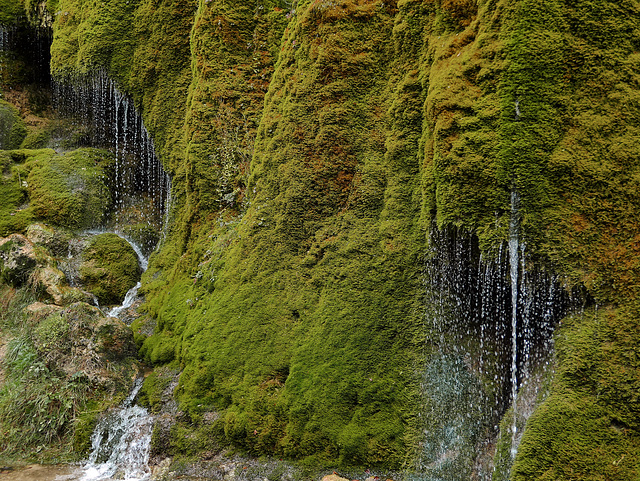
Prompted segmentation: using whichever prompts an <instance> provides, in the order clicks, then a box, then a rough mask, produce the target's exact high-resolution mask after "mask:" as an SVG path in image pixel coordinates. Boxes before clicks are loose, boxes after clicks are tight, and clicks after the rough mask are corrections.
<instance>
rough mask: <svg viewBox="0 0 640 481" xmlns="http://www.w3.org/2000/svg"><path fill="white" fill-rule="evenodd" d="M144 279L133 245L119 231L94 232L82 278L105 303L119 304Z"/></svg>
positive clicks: (86, 252)
mask: <svg viewBox="0 0 640 481" xmlns="http://www.w3.org/2000/svg"><path fill="white" fill-rule="evenodd" d="M139 279H140V266H139V265H138V257H137V256H136V253H135V251H134V250H133V247H131V245H130V244H129V243H128V242H127V241H126V240H124V239H123V238H121V237H120V236H118V235H116V234H99V235H96V236H94V237H93V238H92V239H91V241H90V243H89V246H88V247H87V249H86V250H85V251H84V252H83V254H82V264H81V265H80V280H81V282H82V285H83V287H84V288H85V289H86V290H87V291H89V292H91V293H92V294H94V295H95V296H96V297H97V298H98V300H99V301H100V303H101V304H119V303H121V302H122V300H123V299H124V296H125V294H126V293H127V291H128V290H129V289H131V288H132V287H133V286H135V285H136V283H137V282H138V280H139Z"/></svg>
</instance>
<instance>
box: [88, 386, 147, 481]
mask: <svg viewBox="0 0 640 481" xmlns="http://www.w3.org/2000/svg"><path fill="white" fill-rule="evenodd" d="M141 387H142V379H138V380H136V383H135V385H134V388H133V390H132V391H131V394H129V396H128V397H127V399H125V401H124V402H123V403H122V405H121V406H120V408H118V409H115V410H113V411H111V412H109V413H107V415H106V416H105V417H103V418H102V419H101V420H100V422H98V425H97V426H96V429H95V430H94V432H93V435H92V436H91V447H92V451H91V455H90V456H89V461H88V463H87V464H86V465H85V467H84V472H83V476H82V478H81V481H102V480H108V479H124V480H129V481H136V480H138V481H142V480H146V479H149V476H150V473H149V467H148V465H147V463H148V460H149V448H150V444H151V429H152V426H153V417H152V416H150V415H149V413H148V412H147V410H146V409H144V408H142V407H140V406H137V405H135V404H134V400H135V398H136V396H137V394H138V392H139V391H140V388H141Z"/></svg>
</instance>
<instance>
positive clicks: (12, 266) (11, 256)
mask: <svg viewBox="0 0 640 481" xmlns="http://www.w3.org/2000/svg"><path fill="white" fill-rule="evenodd" d="M37 265H38V259H37V257H36V254H35V251H34V248H33V244H32V243H31V242H30V241H29V240H28V239H27V238H26V237H25V236H23V235H20V234H11V235H10V236H9V237H5V238H3V239H0V280H3V281H5V282H7V283H9V284H11V285H13V286H14V287H21V286H23V285H24V284H26V283H27V282H28V281H29V278H30V276H31V273H32V272H33V270H34V269H35V268H36V266H37Z"/></svg>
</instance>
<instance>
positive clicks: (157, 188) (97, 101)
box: [52, 71, 171, 251]
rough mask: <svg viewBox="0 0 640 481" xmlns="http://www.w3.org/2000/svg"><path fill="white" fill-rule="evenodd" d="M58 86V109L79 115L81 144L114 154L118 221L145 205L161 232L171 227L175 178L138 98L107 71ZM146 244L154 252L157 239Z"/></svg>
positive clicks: (55, 88)
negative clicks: (155, 142)
mask: <svg viewBox="0 0 640 481" xmlns="http://www.w3.org/2000/svg"><path fill="white" fill-rule="evenodd" d="M52 90H53V94H52V98H53V104H54V108H55V109H56V111H57V112H59V113H60V114H61V115H62V116H63V117H66V118H69V119H72V120H73V122H74V124H75V128H76V129H77V130H78V131H79V132H81V133H82V136H81V139H80V143H81V144H83V145H88V146H94V147H101V148H105V149H108V150H111V151H112V152H113V154H114V157H115V163H114V171H113V181H112V184H113V185H112V191H113V192H112V193H113V204H114V213H113V217H114V219H113V220H114V223H115V225H116V226H121V225H124V224H126V223H127V222H128V219H129V217H130V214H131V212H137V213H139V212H140V211H141V210H144V213H143V215H144V217H145V219H146V222H147V224H148V225H149V226H150V227H152V228H153V229H155V230H157V231H161V230H163V229H164V228H166V225H164V224H165V219H166V218H167V208H168V205H169V198H170V192H171V179H170V177H169V175H168V174H167V173H166V172H165V170H164V168H163V166H162V163H161V162H160V160H159V159H158V157H157V155H156V152H155V147H154V145H153V141H152V139H151V136H150V134H149V132H148V130H147V129H146V127H145V125H144V122H143V121H142V117H141V116H140V115H139V114H138V112H137V110H136V108H135V106H134V103H133V100H132V99H131V98H130V97H128V96H127V95H125V94H123V93H122V92H120V90H119V89H118V87H117V85H116V83H115V82H114V81H113V80H111V79H110V78H109V77H108V76H107V75H106V73H104V72H103V71H96V72H94V73H92V74H90V75H87V76H85V77H79V78H74V79H68V80H66V81H62V80H59V81H54V82H53V88H52ZM145 199H146V201H147V205H148V207H146V208H145V209H141V208H140V207H139V206H138V205H135V203H136V202H138V203H139V202H140V201H143V200H145ZM128 210H129V211H130V212H128ZM159 233H160V232H158V234H159ZM143 247H144V250H147V251H150V250H152V249H153V248H154V247H155V243H154V245H149V246H143Z"/></svg>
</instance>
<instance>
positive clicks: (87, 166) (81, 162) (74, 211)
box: [26, 149, 111, 229]
mask: <svg viewBox="0 0 640 481" xmlns="http://www.w3.org/2000/svg"><path fill="white" fill-rule="evenodd" d="M110 161H111V158H110V156H109V154H107V153H106V152H104V151H100V150H97V149H79V150H76V151H72V152H67V153H66V154H64V155H55V154H52V155H50V156H48V157H47V156H44V155H41V156H40V157H39V158H36V159H34V160H33V161H32V164H31V165H30V167H31V170H30V172H29V176H28V178H27V179H26V182H27V184H28V191H29V197H30V199H31V208H32V210H33V213H34V215H35V216H37V217H38V218H40V219H43V220H45V221H47V222H50V223H52V224H55V225H59V226H61V227H67V228H71V229H83V228H88V227H93V226H98V225H100V224H101V223H102V222H103V221H104V219H105V216H106V214H107V211H108V209H109V206H110V204H111V195H110V193H109V190H108V188H107V185H106V178H105V173H104V170H103V168H102V165H103V164H105V163H108V162H110Z"/></svg>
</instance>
